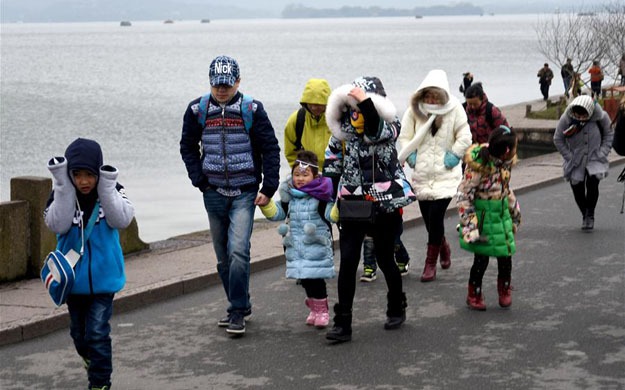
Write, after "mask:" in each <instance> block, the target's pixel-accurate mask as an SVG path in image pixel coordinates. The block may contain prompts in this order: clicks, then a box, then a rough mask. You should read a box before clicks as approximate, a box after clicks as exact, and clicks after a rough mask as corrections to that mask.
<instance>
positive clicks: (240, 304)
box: [204, 188, 256, 313]
mask: <svg viewBox="0 0 625 390" xmlns="http://www.w3.org/2000/svg"><path fill="white" fill-rule="evenodd" d="M255 199H256V191H248V192H243V193H241V195H239V196H235V197H228V196H224V195H221V194H220V193H218V192H217V191H215V190H213V189H211V188H208V189H207V190H206V191H204V207H205V208H206V212H207V213H208V223H209V226H210V233H211V237H212V239H213V248H215V255H216V256H217V272H218V273H219V277H220V278H221V283H222V285H223V286H224V290H225V291H226V297H227V298H228V302H229V303H230V306H229V307H228V313H232V312H240V313H244V312H245V311H247V310H249V309H251V307H252V304H251V303H250V297H249V287H250V247H251V244H250V238H251V237H252V228H253V226H254V208H255V207H256V206H254V200H255Z"/></svg>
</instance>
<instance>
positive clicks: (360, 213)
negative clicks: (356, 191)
mask: <svg viewBox="0 0 625 390" xmlns="http://www.w3.org/2000/svg"><path fill="white" fill-rule="evenodd" d="M358 170H359V171H360V183H361V186H362V184H363V183H364V181H365V180H364V176H363V175H362V168H361V167H360V161H358ZM373 170H374V172H375V154H374V157H373ZM373 181H374V182H375V177H374V180H373ZM375 214H376V206H375V203H374V202H373V201H370V200H367V199H365V198H364V196H354V195H351V196H348V197H345V198H342V199H340V200H339V222H359V223H374V222H375Z"/></svg>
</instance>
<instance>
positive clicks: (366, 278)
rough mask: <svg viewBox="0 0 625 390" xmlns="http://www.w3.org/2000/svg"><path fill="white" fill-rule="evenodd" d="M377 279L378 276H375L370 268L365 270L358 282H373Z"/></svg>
mask: <svg viewBox="0 0 625 390" xmlns="http://www.w3.org/2000/svg"><path fill="white" fill-rule="evenodd" d="M377 278H378V275H376V273H375V271H374V270H372V269H371V268H365V270H364V272H363V273H362V276H361V277H360V281H361V282H373V281H374V280H376V279H377Z"/></svg>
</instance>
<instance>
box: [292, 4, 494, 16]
mask: <svg viewBox="0 0 625 390" xmlns="http://www.w3.org/2000/svg"><path fill="white" fill-rule="evenodd" d="M483 13H484V11H483V10H482V8H480V7H476V6H474V5H472V4H470V3H459V4H456V5H452V6H431V7H415V8H413V9H397V8H380V7H346V6H345V7H341V8H322V9H318V8H311V7H304V6H303V5H299V4H298V5H288V6H287V7H286V8H285V9H284V11H282V17H283V18H349V17H376V16H416V15H420V16H432V15H480V14H483Z"/></svg>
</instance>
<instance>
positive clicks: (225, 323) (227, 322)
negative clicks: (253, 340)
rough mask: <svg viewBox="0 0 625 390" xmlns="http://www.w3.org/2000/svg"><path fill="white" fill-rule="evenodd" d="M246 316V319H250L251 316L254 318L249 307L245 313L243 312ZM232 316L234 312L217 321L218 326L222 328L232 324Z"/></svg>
mask: <svg viewBox="0 0 625 390" xmlns="http://www.w3.org/2000/svg"><path fill="white" fill-rule="evenodd" d="M243 315H244V317H245V321H249V320H250V318H252V309H247V310H246V311H245V313H243ZM231 316H232V314H230V313H228V315H227V316H225V317H223V318H221V319H220V320H219V321H217V326H218V327H220V328H225V327H226V326H228V325H230V317H231Z"/></svg>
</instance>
